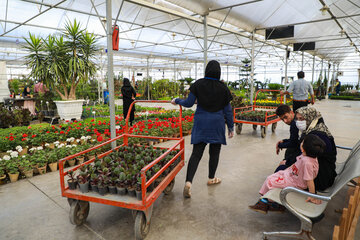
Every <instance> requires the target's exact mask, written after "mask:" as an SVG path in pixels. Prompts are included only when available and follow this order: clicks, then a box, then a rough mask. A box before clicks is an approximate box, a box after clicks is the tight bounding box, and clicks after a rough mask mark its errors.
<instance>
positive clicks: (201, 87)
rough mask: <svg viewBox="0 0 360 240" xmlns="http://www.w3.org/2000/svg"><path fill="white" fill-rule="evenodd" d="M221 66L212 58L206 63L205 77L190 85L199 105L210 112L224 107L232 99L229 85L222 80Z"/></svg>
mask: <svg viewBox="0 0 360 240" xmlns="http://www.w3.org/2000/svg"><path fill="white" fill-rule="evenodd" d="M220 75H221V68H220V64H219V62H217V61H215V60H212V61H210V62H209V63H208V64H207V65H206V69H205V77H204V78H201V79H199V80H197V81H196V82H195V83H194V84H192V85H191V87H190V92H191V93H192V94H194V95H195V97H196V99H197V102H198V104H199V106H201V107H202V108H204V109H205V110H206V111H208V112H217V111H220V110H221V109H223V108H224V107H225V106H226V105H228V104H229V102H230V101H231V100H232V96H231V93H230V91H229V89H228V88H227V86H226V85H225V84H224V83H223V82H221V81H220Z"/></svg>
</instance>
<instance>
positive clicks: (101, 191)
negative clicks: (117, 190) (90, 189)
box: [98, 186, 108, 196]
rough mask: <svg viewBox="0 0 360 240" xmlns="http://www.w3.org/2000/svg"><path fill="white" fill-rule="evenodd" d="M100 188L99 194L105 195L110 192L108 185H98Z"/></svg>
mask: <svg viewBox="0 0 360 240" xmlns="http://www.w3.org/2000/svg"><path fill="white" fill-rule="evenodd" d="M98 189H99V194H100V195H102V196H104V195H105V194H106V193H107V192H108V188H107V187H102V186H98Z"/></svg>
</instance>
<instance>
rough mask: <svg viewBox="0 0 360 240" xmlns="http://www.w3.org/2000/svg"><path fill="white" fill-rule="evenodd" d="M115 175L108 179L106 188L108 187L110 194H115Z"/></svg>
mask: <svg viewBox="0 0 360 240" xmlns="http://www.w3.org/2000/svg"><path fill="white" fill-rule="evenodd" d="M116 180H117V178H116V177H111V178H110V179H109V180H108V188H109V193H111V194H117V190H116Z"/></svg>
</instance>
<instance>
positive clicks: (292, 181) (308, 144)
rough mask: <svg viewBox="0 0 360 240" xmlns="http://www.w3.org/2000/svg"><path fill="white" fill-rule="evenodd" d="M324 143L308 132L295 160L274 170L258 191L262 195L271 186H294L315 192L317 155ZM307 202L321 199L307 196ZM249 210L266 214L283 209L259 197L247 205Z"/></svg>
mask: <svg viewBox="0 0 360 240" xmlns="http://www.w3.org/2000/svg"><path fill="white" fill-rule="evenodd" d="M324 148H325V143H324V141H322V140H321V139H320V138H319V137H318V136H316V135H314V134H308V135H306V136H305V138H304V141H303V142H302V143H301V145H300V149H301V152H302V154H301V155H300V156H298V157H297V158H296V162H295V163H294V164H293V165H291V166H290V167H289V168H287V169H285V170H283V171H279V172H276V173H274V174H272V175H270V176H268V177H267V178H266V180H265V182H264V184H263V185H262V187H261V189H260V191H259V193H260V195H262V196H263V195H264V194H265V193H267V192H268V191H269V190H271V189H273V188H285V187H296V188H299V189H309V192H311V193H315V184H314V179H315V178H316V175H317V174H318V171H319V164H318V160H317V157H319V156H320V155H321V153H322V152H323V151H324ZM306 201H307V202H312V203H315V204H320V203H321V201H319V200H318V199H315V198H311V197H309V198H308V199H307V200H306ZM249 208H250V209H251V210H254V211H257V212H261V213H264V214H266V213H267V212H268V211H278V212H281V211H284V210H285V208H284V207H283V206H280V205H278V204H277V203H275V202H270V201H269V200H268V199H265V198H263V199H260V200H259V201H258V202H257V203H256V204H255V205H253V206H249Z"/></svg>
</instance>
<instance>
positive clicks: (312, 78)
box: [311, 56, 315, 83]
mask: <svg viewBox="0 0 360 240" xmlns="http://www.w3.org/2000/svg"><path fill="white" fill-rule="evenodd" d="M314 73H315V56H313V65H312V76H311V83H314Z"/></svg>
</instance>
